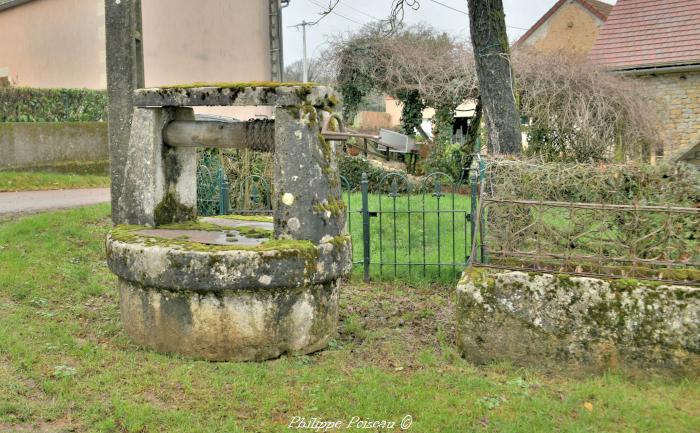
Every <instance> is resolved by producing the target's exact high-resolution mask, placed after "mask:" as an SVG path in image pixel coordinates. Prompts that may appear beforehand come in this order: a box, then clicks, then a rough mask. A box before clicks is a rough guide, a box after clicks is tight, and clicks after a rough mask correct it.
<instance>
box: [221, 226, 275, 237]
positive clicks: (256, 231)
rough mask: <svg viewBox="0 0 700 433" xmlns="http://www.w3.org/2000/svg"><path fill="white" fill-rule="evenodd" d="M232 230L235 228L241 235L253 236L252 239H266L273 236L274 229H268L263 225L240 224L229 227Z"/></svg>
mask: <svg viewBox="0 0 700 433" xmlns="http://www.w3.org/2000/svg"><path fill="white" fill-rule="evenodd" d="M229 229H230V230H235V231H237V232H238V233H240V234H241V235H243V236H245V237H247V238H251V239H266V238H268V239H269V238H272V233H273V231H272V230H271V229H266V228H263V227H255V226H238V227H233V228H229Z"/></svg>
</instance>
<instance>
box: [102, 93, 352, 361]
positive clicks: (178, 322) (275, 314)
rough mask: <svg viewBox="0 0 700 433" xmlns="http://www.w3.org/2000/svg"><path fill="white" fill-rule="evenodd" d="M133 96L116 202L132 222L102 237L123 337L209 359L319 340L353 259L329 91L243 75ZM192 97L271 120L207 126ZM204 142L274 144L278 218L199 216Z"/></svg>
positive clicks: (304, 348) (297, 347) (302, 346)
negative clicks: (265, 109) (253, 109)
mask: <svg viewBox="0 0 700 433" xmlns="http://www.w3.org/2000/svg"><path fill="white" fill-rule="evenodd" d="M134 100H135V105H136V107H135V108H134V114H133V118H132V128H131V139H130V143H129V152H128V155H127V156H126V158H127V161H126V164H125V166H126V170H125V180H126V181H125V182H124V183H123V185H124V186H123V189H122V190H121V191H120V194H119V201H118V203H117V207H118V209H117V212H118V213H120V214H121V215H124V216H125V222H126V223H127V224H123V225H118V226H116V227H115V228H114V229H113V230H112V232H111V233H110V234H109V235H108V238H107V245H106V248H107V259H108V264H109V267H110V269H111V270H112V272H114V273H115V274H116V275H117V276H118V287H119V294H120V310H121V318H122V322H123V326H124V329H125V330H126V332H127V333H128V334H129V336H130V337H131V338H132V339H133V340H134V341H135V342H136V343H138V344H141V345H144V346H147V347H150V348H153V349H155V350H157V351H160V352H166V353H179V354H183V355H187V356H192V357H195V358H202V359H208V360H235V361H250V360H265V359H271V358H275V357H278V356H280V355H282V354H285V353H288V354H305V353H310V352H313V351H317V350H320V349H323V348H324V347H326V345H327V344H328V342H329V340H330V339H331V338H333V336H334V335H335V333H336V328H337V321H338V290H339V280H340V279H341V277H343V276H344V275H346V274H347V273H348V272H349V271H350V267H351V258H350V252H351V245H350V240H349V237H348V236H346V235H345V233H344V226H345V212H344V203H343V201H342V200H341V191H340V181H339V175H338V172H337V168H336V165H335V160H334V156H333V155H334V151H333V148H332V143H331V142H326V141H325V140H324V138H323V136H322V135H321V133H320V129H321V128H320V125H321V124H322V123H323V120H324V118H325V117H327V116H328V111H329V110H330V108H331V106H332V105H334V104H335V95H334V94H333V92H332V91H331V90H330V89H326V88H323V87H315V86H308V85H307V86H291V87H289V86H284V85H273V84H271V83H267V84H266V85H265V86H262V85H253V84H250V83H248V84H241V85H235V84H229V85H214V86H201V87H192V86H183V87H174V88H167V89H139V90H137V91H136V93H135V95H134ZM193 105H272V106H274V107H275V119H274V121H266V122H265V124H264V125H260V124H259V123H256V122H239V123H238V124H228V123H226V124H224V123H222V124H217V123H216V122H206V123H207V124H206V125H203V124H201V123H200V122H196V121H194V116H193V113H192V109H191V108H188V107H187V106H193ZM261 128H262V129H263V131H262V133H261ZM266 128H267V129H266ZM270 128H271V129H270ZM270 140H273V142H269V141H270ZM212 143H216V145H217V147H235V148H245V147H248V148H250V147H254V148H256V150H267V151H274V154H275V158H274V160H275V172H274V174H275V178H274V191H275V194H274V197H273V202H274V204H273V207H274V208H275V212H274V216H273V217H267V218H266V217H256V216H238V217H236V216H226V217H211V218H197V216H196V203H197V196H196V191H197V188H196V178H195V172H196V164H197V161H196V158H197V156H196V152H195V147H197V146H203V145H207V146H210V145H211V144H212Z"/></svg>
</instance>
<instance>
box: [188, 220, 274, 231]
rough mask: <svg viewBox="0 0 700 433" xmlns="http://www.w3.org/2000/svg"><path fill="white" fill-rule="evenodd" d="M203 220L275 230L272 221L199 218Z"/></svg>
mask: <svg viewBox="0 0 700 433" xmlns="http://www.w3.org/2000/svg"><path fill="white" fill-rule="evenodd" d="M199 220H200V221H202V222H206V223H212V224H216V225H219V226H224V227H232V228H235V227H241V226H245V227H255V228H260V229H267V230H273V224H272V221H270V222H267V221H250V220H237V219H232V218H221V217H203V218H200V219H199Z"/></svg>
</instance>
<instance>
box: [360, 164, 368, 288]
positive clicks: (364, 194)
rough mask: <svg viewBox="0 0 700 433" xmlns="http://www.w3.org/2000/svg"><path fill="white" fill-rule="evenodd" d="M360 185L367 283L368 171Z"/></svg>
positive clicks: (366, 281)
mask: <svg viewBox="0 0 700 433" xmlns="http://www.w3.org/2000/svg"><path fill="white" fill-rule="evenodd" d="M360 185H361V189H362V243H363V247H364V272H365V275H364V280H365V283H369V265H370V254H369V247H370V243H369V235H370V234H369V198H368V195H369V191H368V190H369V180H368V179H367V173H362V178H361V180H360Z"/></svg>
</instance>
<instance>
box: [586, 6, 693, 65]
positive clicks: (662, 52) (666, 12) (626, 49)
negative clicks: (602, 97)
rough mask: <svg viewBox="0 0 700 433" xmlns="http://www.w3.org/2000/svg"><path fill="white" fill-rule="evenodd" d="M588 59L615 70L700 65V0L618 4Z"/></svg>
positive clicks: (599, 34)
mask: <svg viewBox="0 0 700 433" xmlns="http://www.w3.org/2000/svg"><path fill="white" fill-rule="evenodd" d="M589 56H590V59H591V61H593V62H595V63H598V64H601V65H604V66H606V67H610V68H614V69H637V68H646V67H654V66H673V65H685V64H693V63H700V0H618V2H617V4H616V5H615V7H614V9H613V11H612V13H611V14H610V16H609V17H608V20H607V21H606V23H605V25H604V26H603V28H602V29H601V30H600V32H599V33H598V39H597V40H596V42H595V43H594V44H593V48H592V49H591V51H590V53H589Z"/></svg>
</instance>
